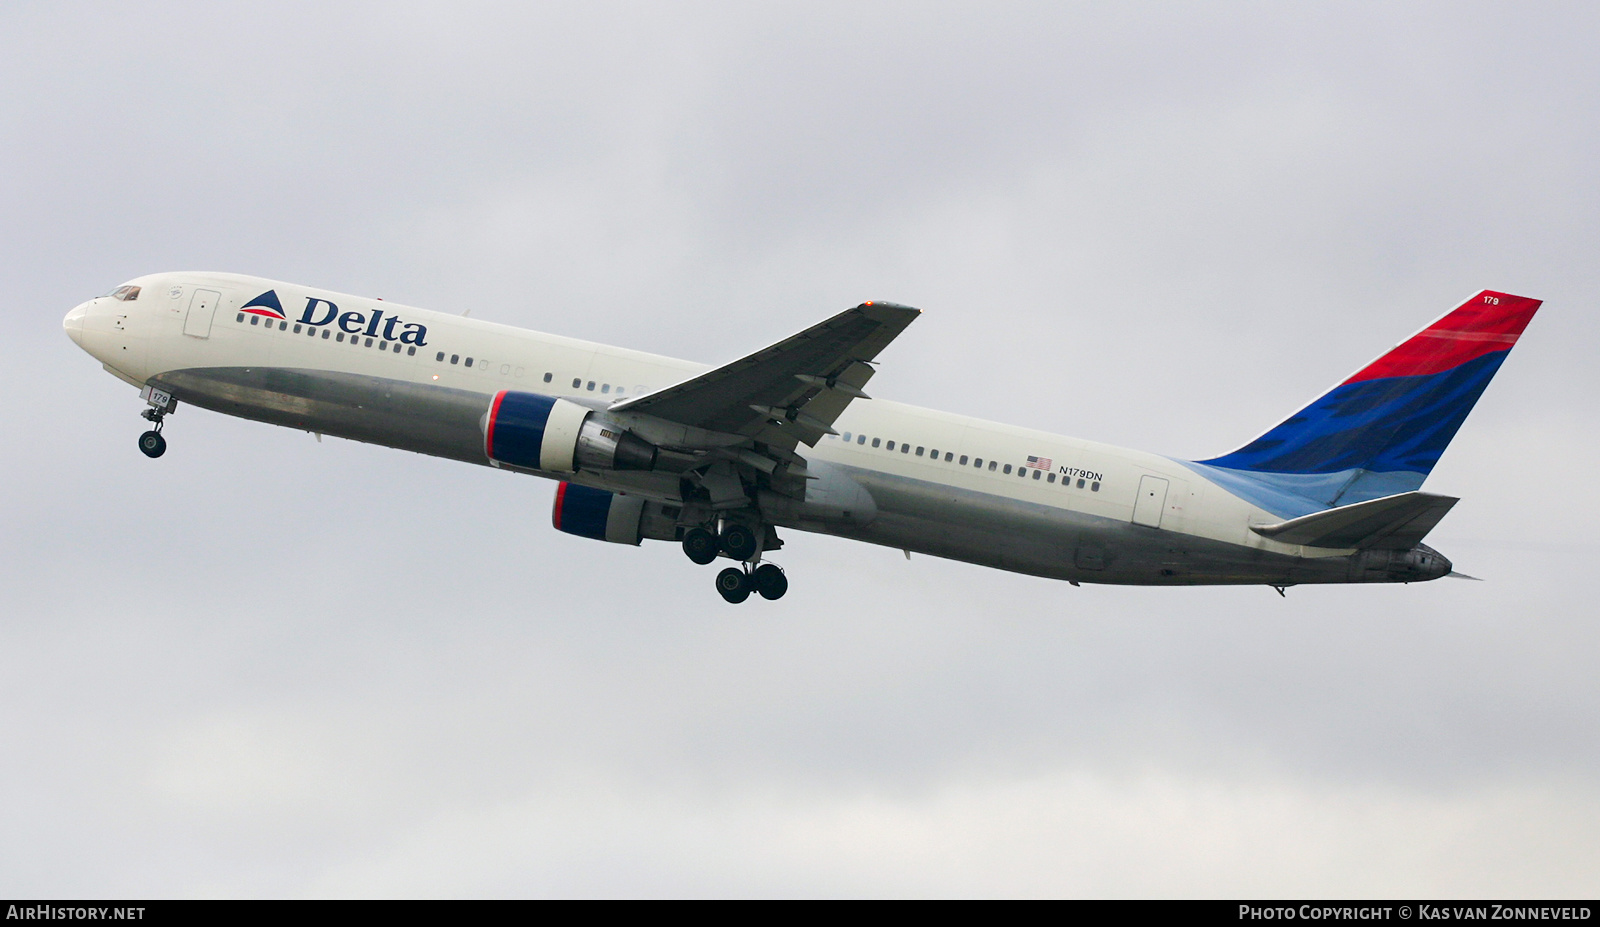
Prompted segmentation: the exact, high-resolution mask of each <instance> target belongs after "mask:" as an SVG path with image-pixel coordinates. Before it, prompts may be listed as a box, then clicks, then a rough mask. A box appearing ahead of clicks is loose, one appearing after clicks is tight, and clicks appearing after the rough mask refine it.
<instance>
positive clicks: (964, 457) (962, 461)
mask: <svg viewBox="0 0 1600 927" xmlns="http://www.w3.org/2000/svg"><path fill="white" fill-rule="evenodd" d="M944 459H945V460H949V459H950V455H949V454H946V455H944ZM956 463H957V464H959V465H961V466H963V467H965V466H966V465H967V455H965V454H962V455H961V459H960V460H958V461H956Z"/></svg>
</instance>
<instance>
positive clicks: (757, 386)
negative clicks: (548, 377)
mask: <svg viewBox="0 0 1600 927" xmlns="http://www.w3.org/2000/svg"><path fill="white" fill-rule="evenodd" d="M920 314H921V310H920V309H913V308H911V307H909V306H898V305H895V304H894V303H877V302H873V303H862V304H861V305H859V306H856V307H855V308H854V309H847V310H845V311H844V312H841V313H839V314H838V315H836V316H834V317H833V318H831V319H828V320H826V321H823V322H819V323H818V324H816V325H813V326H811V327H810V328H808V329H806V330H805V331H803V332H800V333H799V334H797V335H793V336H791V337H788V338H785V339H784V340H782V341H780V342H778V343H777V344H775V345H772V346H771V347H768V348H763V349H761V350H760V351H757V352H755V353H754V354H751V355H749V356H747V357H742V358H740V359H739V360H736V361H734V362H732V363H730V364H724V365H722V366H721V367H717V368H716V369H714V370H708V371H706V372H705V373H702V374H700V375H699V376H696V377H693V378H691V379H688V380H685V381H683V382H682V383H677V384H674V385H673V386H669V387H666V388H664V389H660V390H657V391H655V392H653V393H648V394H646V395H643V396H636V397H634V398H632V399H627V400H624V401H622V402H619V403H617V404H616V405H613V406H611V411H613V412H637V413H641V414H646V415H652V416H655V417H657V418H660V419H664V420H666V421H668V422H672V423H675V424H677V425H683V426H687V427H689V428H695V429H703V430H705V431H708V432H719V433H722V434H730V435H739V436H742V437H744V438H746V439H748V440H747V442H746V443H749V444H757V443H759V444H761V445H765V446H766V447H768V448H771V449H773V450H775V451H777V452H778V453H777V456H779V457H785V456H787V455H788V453H791V452H793V450H794V447H795V445H796V444H797V443H800V444H805V445H806V446H808V447H809V446H812V445H815V444H816V443H817V441H819V440H821V439H822V436H823V435H826V434H831V433H833V423H834V420H836V419H837V418H838V417H839V415H840V414H841V413H842V412H844V409H845V407H846V406H847V405H849V404H850V401H851V400H852V399H858V398H867V397H866V394H865V393H863V392H861V387H862V386H864V385H866V382H867V380H869V379H871V377H872V374H873V370H872V367H871V366H870V363H869V362H870V361H871V360H872V359H873V358H875V357H877V356H878V353H879V352H880V351H882V350H883V349H884V347H886V346H887V345H888V344H889V342H891V341H893V340H894V338H895V336H896V335H899V334H900V332H902V331H904V330H905V327H906V326H907V325H910V324H911V322H912V320H913V319H915V318H916V317H917V316H918V315H920ZM763 469H770V468H767V467H763Z"/></svg>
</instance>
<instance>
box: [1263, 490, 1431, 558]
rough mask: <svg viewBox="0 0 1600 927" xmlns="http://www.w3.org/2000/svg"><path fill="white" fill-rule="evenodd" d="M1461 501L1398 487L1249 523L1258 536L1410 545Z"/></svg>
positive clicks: (1327, 543) (1378, 546) (1363, 546)
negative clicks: (1265, 521)
mask: <svg viewBox="0 0 1600 927" xmlns="http://www.w3.org/2000/svg"><path fill="white" fill-rule="evenodd" d="M1459 501H1461V500H1459V499H1456V498H1453V497H1451V496H1438V495H1434V494H1433V493H1426V492H1403V493H1398V494H1396V495H1393V496H1383V497H1382V498H1378V499H1369V500H1367V501H1366V502H1357V503H1355V504H1353V505H1341V506H1339V507H1338V508H1336V509H1328V510H1327V511H1325V512H1313V513H1311V514H1310V515H1302V516H1300V517H1299V518H1292V519H1290V520H1288V521H1285V522H1280V523H1278V524H1275V525H1251V526H1250V530H1251V531H1254V532H1255V533H1256V534H1259V535H1261V536H1262V537H1268V538H1272V539H1273V540H1274V541H1282V542H1284V543H1285V544H1304V545H1306V546H1308V547H1333V548H1352V547H1353V548H1357V549H1360V550H1410V549H1411V548H1413V547H1415V546H1417V545H1418V544H1419V543H1421V542H1422V539H1423V537H1424V536H1426V535H1427V533H1428V532H1429V531H1432V530H1433V526H1434V525H1437V524H1438V523H1439V520H1440V519H1442V518H1444V516H1445V514H1446V513H1448V512H1449V511H1450V507H1451V506H1453V505H1455V504H1456V503H1457V502H1459Z"/></svg>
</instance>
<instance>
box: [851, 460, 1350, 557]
mask: <svg viewBox="0 0 1600 927" xmlns="http://www.w3.org/2000/svg"><path fill="white" fill-rule="evenodd" d="M845 469H846V470H847V471H848V473H849V476H850V478H851V479H853V480H855V481H856V482H858V483H860V484H861V485H862V486H863V487H865V488H866V489H867V491H868V492H870V493H871V494H872V497H873V499H874V500H875V501H876V503H877V506H878V515H877V518H876V519H874V520H873V521H872V523H871V524H870V525H865V526H846V525H830V526H828V527H827V528H826V529H825V530H826V531H827V533H830V534H837V535H841V536H844V537H850V538H854V539H856V540H861V541H866V542H868V543H873V544H881V545H883V546H886V547H894V548H899V549H902V550H910V551H915V552H917V553H922V554H927V555H930V556H935V557H944V558H948V559H951V560H960V561H964V562H967V563H975V564H979V565H981V566H990V567H997V568H999V569H1003V570H1010V571H1013V572H1017V573H1027V574H1030V575H1033V576H1043V577H1047V578H1051V579H1067V580H1075V581H1078V582H1094V583H1113V584H1123V585H1211V584H1259V583H1319V582H1344V581H1348V580H1347V579H1346V576H1347V573H1348V569H1349V565H1348V563H1347V561H1346V559H1345V558H1342V557H1335V558H1329V560H1327V561H1318V560H1307V559H1304V558H1299V557H1293V556H1287V555H1284V554H1278V553H1272V552H1269V551H1264V550H1260V549H1257V548H1252V547H1244V546H1241V545H1236V544H1228V543H1225V542H1222V541H1216V540H1211V539H1208V538H1201V537H1196V536H1194V535H1188V534H1182V533H1178V532H1174V531H1168V530H1163V529H1159V528H1150V527H1146V526H1143V525H1135V524H1131V523H1129V522H1126V521H1119V520H1117V519H1113V518H1106V517H1103V516H1099V515H1089V514H1086V513H1083V512H1076V511H1072V510H1070V509H1067V508H1062V507H1057V506H1050V505H1043V504H1040V503H1033V502H1027V501H1024V500H1020V499H1014V498H1011V497H1007V496H1000V495H994V494H989V493H982V492H976V491H974V490H970V489H964V488H961V487H955V486H948V485H943V484H939V483H933V482H929V481H923V480H915V479H909V478H906V477H900V476H895V475H892V474H887V473H882V472H877V471H871V470H865V469H859V468H853V467H847V468H845Z"/></svg>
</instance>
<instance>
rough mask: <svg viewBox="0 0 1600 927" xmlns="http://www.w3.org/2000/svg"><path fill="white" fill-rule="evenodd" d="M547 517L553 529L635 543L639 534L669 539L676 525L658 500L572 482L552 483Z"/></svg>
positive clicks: (601, 538)
mask: <svg viewBox="0 0 1600 927" xmlns="http://www.w3.org/2000/svg"><path fill="white" fill-rule="evenodd" d="M550 520H551V522H552V523H554V525H555V527H556V530H557V531H564V532H566V533H567V534H576V535H577V536H578V537H582V538H593V539H594V540H596V541H610V542H612V543H613V544H633V545H634V546H638V544H639V541H640V540H641V539H643V538H651V539H653V540H658V541H670V540H673V539H674V538H675V537H676V536H677V526H676V524H675V523H674V520H673V519H671V518H669V517H667V516H666V514H665V513H664V512H663V510H662V506H661V503H659V502H651V501H648V500H646V499H643V498H640V497H639V496H625V495H622V494H620V493H614V492H607V491H605V490H603V489H590V488H589V487H587V486H578V485H575V484H573V483H560V484H558V485H557V486H556V502H555V505H554V506H553V507H552V509H551V513H550Z"/></svg>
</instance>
